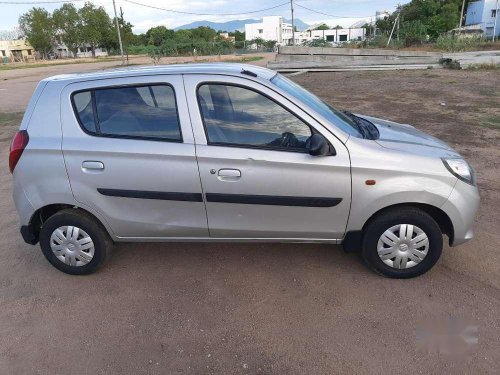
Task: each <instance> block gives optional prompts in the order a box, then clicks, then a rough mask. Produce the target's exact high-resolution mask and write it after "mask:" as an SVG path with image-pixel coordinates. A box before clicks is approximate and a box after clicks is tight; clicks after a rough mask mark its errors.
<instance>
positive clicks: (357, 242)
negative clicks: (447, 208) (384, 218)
mask: <svg viewBox="0 0 500 375" xmlns="http://www.w3.org/2000/svg"><path fill="white" fill-rule="evenodd" d="M399 207H414V208H418V209H420V210H422V211H424V212H425V213H427V214H428V215H430V216H431V217H432V218H433V219H434V220H435V221H436V223H437V224H438V225H439V228H440V229H441V232H442V233H443V234H446V235H447V236H448V239H449V243H450V244H451V243H453V239H454V229H453V223H452V221H451V219H450V217H449V216H448V215H447V214H446V212H444V211H443V210H442V209H440V208H439V207H436V206H433V205H431V204H427V203H418V202H407V203H397V204H393V205H390V206H386V207H383V208H381V209H379V210H378V211H376V212H374V213H373V214H372V215H371V216H370V217H369V218H368V219H367V220H366V221H365V223H364V224H363V228H362V229H361V230H354V231H348V232H347V233H346V235H345V237H344V240H343V241H342V245H343V247H344V249H345V250H346V251H348V252H355V251H358V250H360V249H361V243H362V241H363V233H364V230H365V228H366V226H367V225H368V224H369V223H370V222H371V221H373V220H374V219H375V218H377V217H378V216H380V215H381V214H383V213H385V212H387V211H389V210H392V209H395V208H399Z"/></svg>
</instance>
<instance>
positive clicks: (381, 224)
mask: <svg viewBox="0 0 500 375" xmlns="http://www.w3.org/2000/svg"><path fill="white" fill-rule="evenodd" d="M387 232H391V233H392V234H393V235H395V236H396V238H394V237H392V236H387V235H386V234H387ZM391 233H388V234H389V235H390V234H391ZM398 233H399V235H398ZM422 233H423V234H422ZM382 235H384V236H383V237H382ZM424 235H426V236H427V241H426V239H425V237H424ZM417 237H418V238H417ZM442 250H443V234H442V232H441V229H440V228H439V225H438V224H437V223H436V221H435V220H434V219H433V218H432V217H431V216H430V215H429V214H427V213H426V212H424V211H422V210H420V209H418V208H416V207H398V208H394V209H390V210H388V211H385V212H383V213H381V214H380V215H378V216H376V217H375V218H373V219H372V220H371V221H370V222H369V223H368V224H367V226H366V227H365V229H364V235H363V247H362V257H363V260H364V261H365V263H366V264H368V266H369V267H370V268H372V269H373V270H375V271H376V272H378V273H379V274H382V275H384V276H387V277H391V278H397V279H408V278H411V277H416V276H420V275H422V274H424V273H425V272H427V271H428V270H429V269H431V268H432V266H434V264H436V262H437V261H438V259H439V257H440V256H441V252H442ZM379 253H380V254H381V256H379ZM424 254H425V255H424ZM393 255H395V256H394V257H393ZM381 257H383V258H384V260H383V259H382V258H381ZM405 259H406V260H405Z"/></svg>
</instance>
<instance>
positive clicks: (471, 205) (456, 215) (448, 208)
mask: <svg viewBox="0 0 500 375" xmlns="http://www.w3.org/2000/svg"><path fill="white" fill-rule="evenodd" d="M478 208H479V190H478V189H477V187H476V186H472V185H469V184H467V183H466V182H463V181H460V180H458V181H457V183H456V185H455V188H454V189H453V191H452V192H451V194H450V197H449V198H448V200H447V201H446V203H445V204H443V206H442V207H441V209H442V210H443V211H444V212H445V213H446V214H447V215H448V217H449V218H450V220H451V222H452V224H453V238H450V246H458V245H461V244H463V243H464V242H467V241H469V240H471V239H472V238H474V231H473V230H472V226H473V224H474V219H475V217H476V213H477V210H478Z"/></svg>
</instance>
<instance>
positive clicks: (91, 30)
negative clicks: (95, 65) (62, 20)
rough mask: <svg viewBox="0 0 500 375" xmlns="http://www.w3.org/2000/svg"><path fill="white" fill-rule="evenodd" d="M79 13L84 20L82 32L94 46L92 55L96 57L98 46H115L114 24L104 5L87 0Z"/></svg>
mask: <svg viewBox="0 0 500 375" xmlns="http://www.w3.org/2000/svg"><path fill="white" fill-rule="evenodd" d="M78 13H79V14H80V18H81V22H82V27H81V34H82V37H83V40H84V41H85V42H86V43H89V44H90V47H91V48H92V57H95V49H96V47H98V46H102V47H107V48H110V47H113V44H114V38H115V37H114V35H113V31H112V30H113V25H112V22H111V19H110V18H109V16H108V14H107V13H106V10H105V9H104V7H102V6H100V7H96V6H95V5H94V4H92V3H90V2H86V3H85V5H84V6H83V7H82V8H81V9H80V11H79V12H78Z"/></svg>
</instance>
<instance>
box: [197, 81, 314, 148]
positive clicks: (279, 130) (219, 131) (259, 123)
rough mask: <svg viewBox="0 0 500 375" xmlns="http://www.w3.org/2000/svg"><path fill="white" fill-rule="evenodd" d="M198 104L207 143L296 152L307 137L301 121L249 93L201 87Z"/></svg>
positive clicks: (218, 86)
mask: <svg viewBox="0 0 500 375" xmlns="http://www.w3.org/2000/svg"><path fill="white" fill-rule="evenodd" d="M198 100H199V103H200V107H201V114H202V117H203V120H204V124H205V128H206V132H207V137H208V142H209V143H216V144H228V145H239V146H253V147H264V148H273V149H279V150H290V151H292V150H296V151H300V150H304V149H305V142H306V140H307V139H308V138H309V137H310V136H311V129H310V127H309V126H308V125H307V124H305V123H304V122H303V121H302V120H300V119H299V118H297V117H296V116H295V115H293V114H292V113H290V112H288V111H287V110H286V109H284V108H283V107H282V106H280V105H279V104H277V103H276V102H274V101H273V100H271V99H269V98H267V97H266V96H264V95H262V94H260V93H258V92H255V91H253V90H250V89H246V88H242V87H237V86H229V85H221V84H205V85H202V86H200V88H199V90H198Z"/></svg>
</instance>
